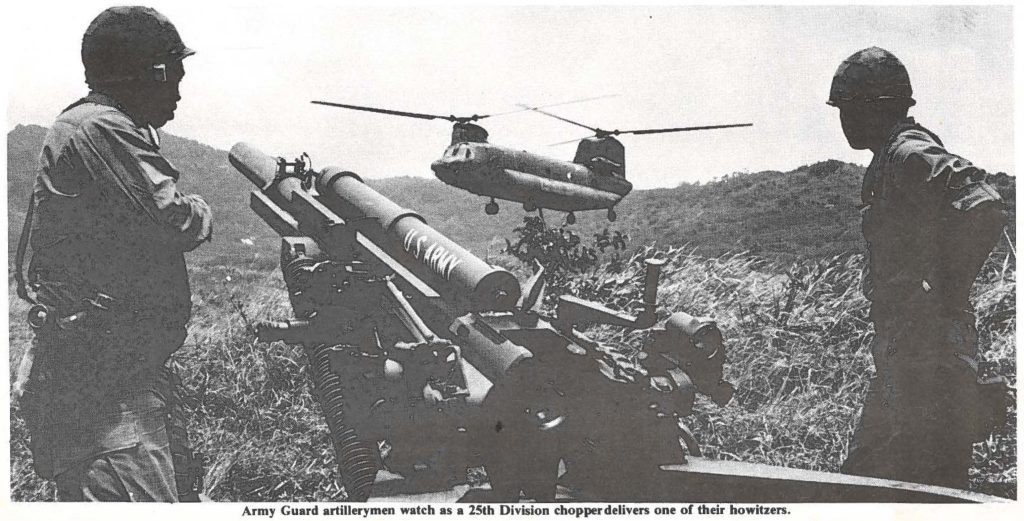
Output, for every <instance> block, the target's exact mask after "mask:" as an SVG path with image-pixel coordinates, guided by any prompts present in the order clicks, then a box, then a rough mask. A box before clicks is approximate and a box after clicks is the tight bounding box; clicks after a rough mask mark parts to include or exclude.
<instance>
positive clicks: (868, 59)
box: [827, 47, 916, 107]
mask: <svg viewBox="0 0 1024 521" xmlns="http://www.w3.org/2000/svg"><path fill="white" fill-rule="evenodd" d="M913 93H914V91H913V89H912V88H911V87H910V75H909V74H907V68H906V67H904V66H903V63H902V62H900V60H899V58H897V57H896V56H894V55H893V54H892V53H890V52H889V51H887V50H885V49H881V48H878V47H869V48H867V49H864V50H861V51H857V52H856V53H854V54H853V55H852V56H850V57H849V58H847V59H845V60H843V63H841V64H839V68H838V69H836V74H835V76H833V77H832V89H831V90H830V91H829V95H828V102H827V103H828V104H829V105H832V106H833V107H835V106H839V105H841V104H844V103H852V102H872V101H878V100H884V99H899V100H905V101H906V103H907V106H908V107H909V106H913V105H914V104H915V103H916V102H915V101H914V98H913V97H912V94H913Z"/></svg>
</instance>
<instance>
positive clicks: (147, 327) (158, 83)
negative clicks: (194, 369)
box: [15, 6, 211, 501]
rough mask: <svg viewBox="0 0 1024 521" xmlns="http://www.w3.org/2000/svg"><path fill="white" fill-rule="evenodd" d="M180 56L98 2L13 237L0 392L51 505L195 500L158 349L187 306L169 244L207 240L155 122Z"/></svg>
mask: <svg viewBox="0 0 1024 521" xmlns="http://www.w3.org/2000/svg"><path fill="white" fill-rule="evenodd" d="M193 53H194V51H192V50H191V49H189V48H188V47H186V46H185V44H184V43H183V42H182V40H181V37H180V36H179V34H178V31H177V29H175V27H174V25H173V24H172V23H171V22H170V21H169V20H168V19H167V18H166V17H164V16H163V15H162V14H160V13H158V12H157V11H155V10H153V9H150V8H146V7H137V6H133V7H112V8H110V9H107V10H105V11H103V12H102V13H100V14H99V16H97V17H96V19H95V20H93V21H92V23H91V24H90V25H89V27H88V29H87V30H86V32H85V35H84V37H83V38H82V62H83V64H84V65H85V79H86V83H87V84H88V86H89V88H90V92H89V94H88V95H87V96H86V97H84V98H82V99H80V100H78V101H76V102H75V103H73V104H71V105H70V106H69V107H67V108H66V109H64V111H63V112H61V114H60V116H58V117H57V120H56V122H55V123H54V124H53V126H52V127H51V128H50V130H49V132H48V134H47V136H46V140H45V142H44V146H43V150H42V154H41V157H40V170H39V175H38V177H37V179H36V184H35V187H34V190H33V194H32V201H31V203H30V206H29V212H28V216H27V217H26V226H25V230H24V231H23V232H22V238H21V241H20V242H19V248H18V258H17V276H16V278H17V279H18V283H19V291H18V292H19V295H21V296H22V298H24V299H26V300H28V301H30V302H31V303H32V304H34V305H33V307H32V310H31V311H30V313H29V322H30V324H31V325H32V326H33V328H34V333H35V334H34V339H33V344H32V347H31V348H30V350H29V352H28V354H27V355H26V357H25V359H24V360H23V362H22V367H21V369H20V370H19V377H18V382H17V384H16V392H15V397H16V398H17V399H19V405H20V411H21V414H22V416H23V417H24V418H25V421H26V424H27V426H28V429H29V435H30V438H31V443H30V448H31V450H32V455H33V463H34V466H35V469H36V472H37V473H38V474H39V475H40V476H42V477H44V478H48V479H54V480H55V481H56V483H57V493H58V499H59V500H61V501H92V500H100V501H179V500H181V501H188V500H197V499H198V491H199V487H200V484H199V479H198V478H201V465H199V462H198V459H197V458H196V455H195V454H194V453H193V452H192V451H191V450H189V449H188V446H187V433H186V432H185V430H184V421H183V414H182V410H181V406H180V403H179V402H178V400H177V394H176V389H177V384H178V382H177V380H176V377H175V375H174V374H173V372H172V371H171V370H170V368H169V366H168V358H169V357H170V355H171V354H172V353H173V352H174V351H176V350H177V349H178V348H179V347H181V345H182V343H183V341H184V339H185V335H186V331H185V325H186V323H187V322H188V319H189V317H190V315H191V291H190V288H189V282H188V275H187V272H186V270H185V259H184V255H183V253H184V252H186V251H190V250H192V249H194V248H196V247H197V246H199V245H200V244H202V243H203V242H205V241H207V240H209V239H210V236H211V214H210V208H209V206H207V204H206V203H205V202H204V201H203V200H202V199H201V198H200V197H199V196H196V195H186V194H182V193H180V192H179V191H178V189H177V187H176V182H177V181H178V179H179V176H180V174H179V172H178V171H177V170H176V169H175V168H174V166H172V165H171V164H170V163H169V162H168V161H167V159H165V158H164V156H163V155H162V154H161V151H160V140H159V136H158V134H157V131H156V129H158V128H160V127H162V126H163V125H164V124H165V123H167V122H168V121H170V120H171V119H172V118H173V117H174V110H175V109H176V108H177V102H178V100H180V99H181V97H180V95H179V89H178V86H179V83H180V82H181V80H182V78H183V77H184V75H185V69H184V65H183V63H182V60H183V59H184V58H186V57H188V56H190V55H192V54H193ZM29 246H31V250H32V253H33V255H32V258H31V263H30V265H29V267H28V268H29V269H28V278H27V280H26V279H25V277H24V276H23V271H22V270H23V262H24V260H25V253H26V250H27V249H28V247H29Z"/></svg>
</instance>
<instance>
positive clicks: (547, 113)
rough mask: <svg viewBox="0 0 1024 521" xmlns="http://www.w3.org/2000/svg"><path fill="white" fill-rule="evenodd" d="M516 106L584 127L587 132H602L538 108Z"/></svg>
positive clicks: (520, 104)
mask: <svg viewBox="0 0 1024 521" xmlns="http://www.w3.org/2000/svg"><path fill="white" fill-rule="evenodd" d="M516 105H519V106H520V107H522V108H523V109H524V110H532V111H534V112H538V113H540V114H544V115H545V116H548V117H552V118H555V119H557V120H559V121H564V122H566V123H571V124H573V125H576V126H577V127H583V128H585V129H587V130H589V131H591V132H594V133H595V134H597V133H600V132H601V131H600V130H598V129H596V128H594V127H588V126H586V125H584V124H583V123H579V122H576V121H573V120H571V119H567V118H563V117H562V116H559V115H556V114H552V113H550V112H545V111H543V110H540V109H539V108H537V107H531V106H529V105H523V104H522V103H517V104H516Z"/></svg>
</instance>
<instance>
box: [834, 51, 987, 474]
mask: <svg viewBox="0 0 1024 521" xmlns="http://www.w3.org/2000/svg"><path fill="white" fill-rule="evenodd" d="M828 104H829V105H832V106H834V107H837V108H838V109H839V111H840V113H839V115H840V120H841V123H842V128H843V133H844V134H845V135H846V139H847V141H848V142H849V144H850V146H851V147H853V148H854V149H857V150H870V151H871V152H872V153H873V154H874V157H873V159H872V161H871V164H870V165H869V166H868V168H867V171H866V172H865V176H864V184H863V188H862V191H861V197H862V202H863V206H862V218H863V223H862V225H863V232H864V238H865V240H866V242H867V247H868V260H867V267H866V270H865V273H864V288H863V290H864V295H865V297H867V299H868V300H869V301H870V303H871V310H870V318H871V321H872V322H873V323H874V326H875V338H874V341H873V343H872V346H871V349H872V357H873V359H874V363H875V376H874V377H873V378H872V380H871V384H870V386H869V389H868V395H867V398H866V401H865V404H864V408H863V411H862V413H861V418H860V421H859V423H858V425H857V428H856V431H855V433H854V436H853V440H852V441H851V443H850V451H849V456H848V457H847V459H846V461H845V462H844V463H843V466H842V470H843V472H845V473H849V474H858V475H866V476H875V477H882V478H888V479H896V480H901V481H911V482H918V483H929V484H935V485H942V486H949V487H957V488H967V484H968V480H967V473H968V469H969V468H970V465H971V454H972V447H971V445H972V443H973V442H975V441H979V440H980V439H983V438H984V437H985V436H987V434H988V432H989V430H990V429H991V427H992V423H994V422H995V421H996V420H994V418H995V417H997V416H998V410H997V409H998V407H999V405H1001V403H995V402H998V400H993V399H988V400H986V399H985V397H992V396H998V395H999V392H998V389H997V388H998V387H999V385H1000V384H1001V382H1000V384H994V383H993V384H991V385H981V384H979V382H978V337H977V330H976V328H975V317H974V314H973V312H972V306H971V303H970V300H969V297H970V291H971V286H972V285H973V284H974V279H975V277H976V276H977V275H978V273H979V271H980V270H981V267H982V265H983V264H984V262H985V260H986V259H987V257H988V255H989V253H990V252H991V250H992V248H993V247H994V246H995V245H996V243H997V242H998V241H999V238H1000V234H1001V232H1002V229H1003V226H1004V224H1005V222H1006V217H1005V213H1004V210H1003V208H1004V204H1003V201H1002V199H1001V198H1000V196H999V194H998V193H997V192H996V191H995V190H994V189H993V188H992V187H991V186H990V185H988V184H987V183H986V177H987V174H986V172H985V171H984V170H982V169H980V168H978V167H976V166H974V165H972V164H971V163H970V162H969V161H967V160H966V159H964V158H962V157H959V156H957V155H954V154H952V153H950V152H948V151H947V150H946V149H945V147H944V146H943V144H942V141H941V140H939V138H938V136H936V135H935V134H933V133H932V132H930V131H929V130H927V129H925V128H924V127H922V126H921V125H919V124H917V122H916V121H914V119H913V118H911V117H907V111H908V109H909V108H910V107H911V106H913V105H914V104H915V101H914V99H913V97H912V89H911V86H910V77H909V75H908V73H907V70H906V68H905V67H904V66H903V64H902V63H901V62H900V61H899V59H897V58H896V57H895V56H893V55H892V54H891V53H889V52H888V51H885V50H884V49H880V48H877V47H872V48H868V49H864V50H861V51H859V52H857V53H855V54H853V55H852V56H850V57H849V58H847V59H846V60H845V61H843V63H842V64H841V65H840V66H839V69H838V70H837V71H836V73H835V77H834V79H833V80H832V88H831V92H830V94H829V100H828ZM994 389H995V390H994Z"/></svg>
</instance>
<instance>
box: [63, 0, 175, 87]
mask: <svg viewBox="0 0 1024 521" xmlns="http://www.w3.org/2000/svg"><path fill="white" fill-rule="evenodd" d="M193 54H195V51H193V50H192V49H189V48H188V47H187V46H185V43H184V42H182V40H181V36H180V35H179V34H178V30H177V29H176V28H175V27H174V24H172V23H171V21H170V20H168V19H167V17H165V16H164V15H162V14H160V13H159V12H157V11H156V10H155V9H152V8H149V7H142V6H119V7H111V8H109V9H107V10H105V11H103V12H102V13H100V14H99V15H98V16H97V17H96V18H95V19H94V20H93V21H92V23H91V24H89V28H88V29H86V30H85V35H84V36H83V37H82V64H83V65H85V82H86V83H87V84H89V85H90V86H98V85H111V84H116V83H123V82H128V81H133V80H137V79H141V78H144V77H146V74H147V73H149V71H151V70H152V67H153V66H154V65H158V64H162V63H167V62H173V61H180V60H183V59H184V58H185V57H187V56H191V55H193Z"/></svg>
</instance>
